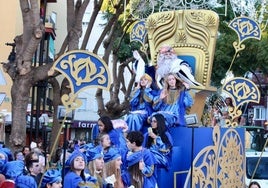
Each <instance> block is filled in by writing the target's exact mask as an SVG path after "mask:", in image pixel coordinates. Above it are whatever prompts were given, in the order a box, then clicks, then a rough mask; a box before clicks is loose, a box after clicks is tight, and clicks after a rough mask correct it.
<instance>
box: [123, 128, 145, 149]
mask: <svg viewBox="0 0 268 188" xmlns="http://www.w3.org/2000/svg"><path fill="white" fill-rule="evenodd" d="M126 138H127V142H130V143H131V144H133V143H135V145H136V146H137V147H140V146H142V143H143V140H144V136H143V134H142V133H141V132H140V131H131V132H129V133H128V134H127V137H126Z"/></svg>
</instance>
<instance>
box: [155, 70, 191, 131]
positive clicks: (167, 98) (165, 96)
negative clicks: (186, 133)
mask: <svg viewBox="0 0 268 188" xmlns="http://www.w3.org/2000/svg"><path fill="white" fill-rule="evenodd" d="M192 105H193V98H192V96H191V95H190V94H189V92H188V91H187V90H186V88H185V85H184V84H183V82H182V80H180V79H179V78H178V77H177V75H176V74H174V73H169V74H168V75H167V76H166V77H165V83H164V88H163V89H162V91H161V93H160V95H159V96H157V97H155V99H154V105H153V109H154V110H155V111H157V112H155V113H153V114H152V115H154V114H156V113H157V114H162V115H163V116H164V117H165V120H166V126H167V127H172V126H176V125H180V126H186V122H185V118H184V116H185V114H186V109H187V108H190V107H191V106H192Z"/></svg>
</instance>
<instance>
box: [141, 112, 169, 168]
mask: <svg viewBox="0 0 268 188" xmlns="http://www.w3.org/2000/svg"><path fill="white" fill-rule="evenodd" d="M144 138H145V139H144V142H143V146H144V147H146V148H148V149H150V151H151V152H152V153H153V154H154V156H155V159H156V165H157V167H158V168H166V169H169V164H170V161H171V154H172V147H173V139H172V137H171V134H170V133H169V131H168V129H167V127H166V125H165V118H164V116H163V115H162V114H155V115H154V116H153V117H152V120H151V129H150V128H148V132H147V133H145V134H144Z"/></svg>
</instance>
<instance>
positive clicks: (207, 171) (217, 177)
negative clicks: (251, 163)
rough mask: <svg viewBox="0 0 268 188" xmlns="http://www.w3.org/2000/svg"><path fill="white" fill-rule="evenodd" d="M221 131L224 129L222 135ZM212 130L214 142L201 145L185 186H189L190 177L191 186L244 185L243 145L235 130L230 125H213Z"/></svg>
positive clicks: (223, 186)
mask: <svg viewBox="0 0 268 188" xmlns="http://www.w3.org/2000/svg"><path fill="white" fill-rule="evenodd" d="M221 131H225V132H224V134H223V135H222V136H221ZM212 134H213V135H212V138H213V143H214V145H210V146H207V147H205V148H203V149H202V150H201V151H200V152H199V153H198V154H197V156H196V157H195V159H194V160H193V165H192V170H189V172H188V175H187V178H186V181H185V184H184V187H185V188H186V187H189V184H190V181H191V178H192V188H194V187H213V188H217V187H222V188H225V187H226V188H227V187H228V188H229V187H243V186H244V176H245V174H244V169H245V163H244V149H243V148H244V146H243V142H242V140H241V138H240V136H239V134H238V132H237V131H236V130H235V129H233V128H225V129H223V128H221V129H220V128H219V126H215V127H214V128H213V133H212ZM191 172H192V176H191Z"/></svg>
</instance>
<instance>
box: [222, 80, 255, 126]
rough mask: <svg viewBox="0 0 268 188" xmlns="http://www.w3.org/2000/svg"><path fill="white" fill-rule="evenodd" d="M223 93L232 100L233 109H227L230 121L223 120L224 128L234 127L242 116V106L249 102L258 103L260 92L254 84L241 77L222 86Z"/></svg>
mask: <svg viewBox="0 0 268 188" xmlns="http://www.w3.org/2000/svg"><path fill="white" fill-rule="evenodd" d="M222 91H223V92H225V93H226V94H227V95H228V96H230V97H231V98H232V101H233V107H231V108H230V107H229V108H228V112H229V117H230V119H227V120H225V124H226V126H232V127H236V126H237V125H238V123H237V121H236V120H237V118H238V117H240V116H241V115H242V111H241V107H242V105H244V104H246V103H249V102H256V103H259V101H260V92H259V89H258V87H257V86H256V84H255V83H254V82H252V81H251V80H249V79H246V78H243V77H234V78H232V79H230V80H228V81H227V82H226V83H225V84H224V85H223V90H222Z"/></svg>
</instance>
